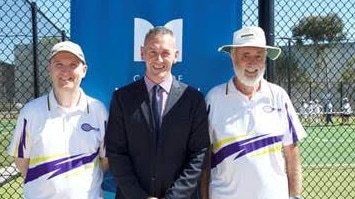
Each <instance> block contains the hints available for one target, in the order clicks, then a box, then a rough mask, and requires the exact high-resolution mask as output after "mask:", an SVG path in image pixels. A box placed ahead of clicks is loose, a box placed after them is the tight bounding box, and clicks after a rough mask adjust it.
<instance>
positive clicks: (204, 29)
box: [71, 0, 242, 106]
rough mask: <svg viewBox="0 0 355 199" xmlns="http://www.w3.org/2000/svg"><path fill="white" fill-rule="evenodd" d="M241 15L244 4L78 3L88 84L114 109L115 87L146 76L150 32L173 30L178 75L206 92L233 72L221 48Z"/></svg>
mask: <svg viewBox="0 0 355 199" xmlns="http://www.w3.org/2000/svg"><path fill="white" fill-rule="evenodd" d="M241 16H242V0H223V1H217V0H214V1H205V0H173V1H161V0H149V1H147V0H119V1H116V0H90V1H83V0H72V1H71V39H72V40H73V41H75V42H77V43H79V44H80V45H81V46H82V48H83V50H84V53H85V56H86V59H87V63H88V73H87V76H86V77H85V79H84V81H83V83H82V86H83V88H84V89H85V91H86V93H87V94H89V95H91V96H94V97H96V98H98V99H100V100H102V101H103V102H104V103H105V104H106V105H107V106H108V105H109V103H110V99H111V95H112V92H113V91H114V90H115V89H117V88H119V87H121V86H123V85H126V84H128V83H130V82H132V81H134V80H136V79H138V78H141V77H142V76H143V75H144V69H145V65H144V62H142V60H141V59H140V52H139V50H140V49H139V47H140V46H141V45H142V41H143V39H144V36H145V33H146V32H147V31H148V29H149V28H151V27H153V26H167V27H169V28H171V29H172V30H173V31H174V33H175V36H176V37H177V41H178V45H179V49H180V52H181V57H179V62H178V63H177V64H176V65H175V66H174V67H173V74H174V75H175V77H176V78H177V79H179V80H181V81H183V82H185V83H187V84H189V85H191V86H194V87H196V88H199V89H200V90H201V91H202V92H203V93H204V94H206V93H207V91H208V90H209V89H210V88H211V87H212V86H214V85H217V84H220V83H222V82H225V81H226V80H228V79H229V78H230V77H231V76H232V74H233V70H232V66H231V63H230V59H229V57H228V55H227V54H224V53H219V52H218V51H217V49H218V47H220V46H221V45H224V44H230V43H232V36H233V32H234V31H235V30H236V29H239V28H240V27H241V21H242V19H241Z"/></svg>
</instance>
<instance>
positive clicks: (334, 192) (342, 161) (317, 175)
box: [300, 123, 355, 199]
mask: <svg viewBox="0 0 355 199" xmlns="http://www.w3.org/2000/svg"><path fill="white" fill-rule="evenodd" d="M306 130H307V133H308V135H307V137H306V138H305V139H304V140H302V142H301V147H300V148H301V155H302V167H303V178H304V183H303V186H304V191H303V197H304V198H311V199H318V198H319V199H324V198H337V199H348V198H355V153H354V151H355V124H354V125H340V124H339V123H338V124H336V125H334V126H323V125H316V124H312V125H309V126H307V127H306Z"/></svg>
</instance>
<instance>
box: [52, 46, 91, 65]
mask: <svg viewBox="0 0 355 199" xmlns="http://www.w3.org/2000/svg"><path fill="white" fill-rule="evenodd" d="M59 52H69V53H72V54H73V55H75V56H76V57H78V58H79V59H80V60H81V61H82V62H83V63H84V64H86V61H85V57H84V53H83V50H81V47H80V46H79V45H78V44H76V43H74V42H71V41H63V42H59V43H57V44H55V45H54V46H53V48H52V50H51V55H50V59H52V58H53V56H54V55H56V54H57V53H59Z"/></svg>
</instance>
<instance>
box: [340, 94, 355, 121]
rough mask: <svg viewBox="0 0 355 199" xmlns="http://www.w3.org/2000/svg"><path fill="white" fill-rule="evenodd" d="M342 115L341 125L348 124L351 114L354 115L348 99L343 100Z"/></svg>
mask: <svg viewBox="0 0 355 199" xmlns="http://www.w3.org/2000/svg"><path fill="white" fill-rule="evenodd" d="M341 111H342V113H341V118H342V121H341V124H347V123H348V122H349V118H350V116H351V114H352V113H353V111H352V109H351V105H350V102H349V99H348V98H347V97H344V98H343V106H342V110H341Z"/></svg>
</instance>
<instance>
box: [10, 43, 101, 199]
mask: <svg viewBox="0 0 355 199" xmlns="http://www.w3.org/2000/svg"><path fill="white" fill-rule="evenodd" d="M49 59H50V61H49V65H48V71H49V74H50V76H51V79H52V90H51V91H50V92H49V93H48V94H46V95H44V96H42V97H39V98H37V99H34V100H32V101H30V102H28V103H27V104H25V106H24V107H23V108H22V109H21V111H20V115H19V117H18V120H17V124H16V128H15V131H14V134H13V138H12V141H11V144H10V146H9V154H10V155H12V156H14V157H15V164H16V166H17V168H18V169H19V171H20V172H21V174H22V175H23V176H24V189H23V192H24V198H46V199H48V198H51V199H99V198H102V190H101V182H102V176H103V170H105V169H106V168H107V166H108V164H107V159H106V158H105V151H104V133H105V124H106V120H107V110H106V108H105V106H104V105H103V104H102V103H101V102H100V101H98V100H96V99H94V98H91V97H89V96H88V95H86V94H85V93H84V91H83V90H82V89H81V88H80V83H81V80H82V79H83V78H84V77H85V75H86V71H87V65H86V62H85V58H84V54H83V52H82V50H81V48H80V46H79V45H77V44H75V43H73V42H70V41H65V42H60V43H58V44H56V45H54V47H53V48H52V51H51V54H50V58H49ZM99 163H100V164H99Z"/></svg>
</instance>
